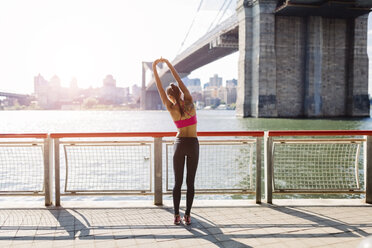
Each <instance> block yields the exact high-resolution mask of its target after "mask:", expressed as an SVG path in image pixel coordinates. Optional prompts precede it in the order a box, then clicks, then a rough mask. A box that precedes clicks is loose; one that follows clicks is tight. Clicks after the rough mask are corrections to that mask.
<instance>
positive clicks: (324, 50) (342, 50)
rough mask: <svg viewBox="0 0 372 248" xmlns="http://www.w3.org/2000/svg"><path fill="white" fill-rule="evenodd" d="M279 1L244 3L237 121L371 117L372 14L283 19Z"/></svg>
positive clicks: (240, 7) (299, 14)
mask: <svg viewBox="0 0 372 248" xmlns="http://www.w3.org/2000/svg"><path fill="white" fill-rule="evenodd" d="M277 3H278V1H277V0H238V4H237V14H238V20H239V53H240V55H239V66H238V69H239V74H238V96H237V106H236V109H237V115H238V116H242V117H248V116H254V117H341V116H350V117H363V116H369V108H370V104H369V99H368V56H367V18H368V14H364V15H360V16H358V15H355V16H357V17H355V16H352V17H350V16H349V17H348V18H346V17H343V16H342V15H339V16H332V15H334V13H336V12H337V11H338V10H336V9H337V8H338V7H335V10H334V11H333V12H332V11H330V12H329V13H328V14H324V13H323V16H320V14H322V12H319V13H315V12H314V13H313V14H314V15H313V16H312V15H310V14H308V11H305V10H303V11H298V12H294V11H292V12H286V14H283V13H281V14H278V12H277V11H278V8H277ZM297 7H298V6H297ZM314 11H316V10H314ZM344 11H345V13H351V12H347V11H351V10H350V9H347V8H346V7H345V10H344ZM353 11H354V10H353ZM279 12H280V11H279ZM284 12H285V11H284ZM290 14H296V16H291V15H290Z"/></svg>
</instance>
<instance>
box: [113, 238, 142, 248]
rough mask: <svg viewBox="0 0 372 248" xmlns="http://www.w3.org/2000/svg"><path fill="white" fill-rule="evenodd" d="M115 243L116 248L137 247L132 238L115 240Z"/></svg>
mask: <svg viewBox="0 0 372 248" xmlns="http://www.w3.org/2000/svg"><path fill="white" fill-rule="evenodd" d="M115 243H116V245H117V246H118V247H128V246H135V245H137V243H136V241H135V240H134V239H133V238H127V239H115Z"/></svg>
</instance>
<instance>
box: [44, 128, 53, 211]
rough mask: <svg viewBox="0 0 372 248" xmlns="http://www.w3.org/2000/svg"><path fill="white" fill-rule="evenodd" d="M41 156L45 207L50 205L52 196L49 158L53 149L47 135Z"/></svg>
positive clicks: (51, 169) (51, 162) (50, 162)
mask: <svg viewBox="0 0 372 248" xmlns="http://www.w3.org/2000/svg"><path fill="white" fill-rule="evenodd" d="M43 149H44V151H43V154H44V192H45V206H50V205H52V194H53V190H52V187H53V180H52V178H53V168H52V165H53V161H52V160H51V157H53V152H52V151H53V149H52V147H51V139H50V136H49V135H48V137H47V138H45V139H44V146H43Z"/></svg>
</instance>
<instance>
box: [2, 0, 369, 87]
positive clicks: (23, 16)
mask: <svg viewBox="0 0 372 248" xmlns="http://www.w3.org/2000/svg"><path fill="white" fill-rule="evenodd" d="M200 2H201V1H199V0H178V1H177V2H176V1H172V0H159V1H131V2H129V3H128V2H126V3H124V2H121V1H115V0H109V1H105V2H103V1H85V0H82V1H78V2H76V1H64V2H63V3H62V2H61V3H57V2H50V1H46V0H35V1H32V2H30V1H26V0H16V1H9V2H2V3H1V4H0V30H1V32H2V37H3V38H2V39H1V40H0V54H2V56H1V57H0V66H1V68H2V69H1V71H0V77H1V79H2V83H0V90H2V91H9V92H15V93H27V94H29V93H32V91H33V78H34V77H35V76H36V75H38V74H41V75H43V76H44V77H45V78H46V79H50V78H52V77H53V76H54V75H57V76H58V77H59V78H60V79H61V82H62V86H65V87H67V86H68V85H69V83H70V81H71V79H72V78H76V80H77V82H78V86H79V87H81V88H88V87H99V85H100V83H101V81H102V80H103V79H104V77H105V76H106V75H109V74H110V75H113V76H114V77H115V78H116V80H117V84H118V86H120V87H130V86H132V85H134V84H137V85H140V84H141V77H142V71H141V69H142V68H141V63H142V61H153V60H154V59H156V58H158V57H160V56H163V57H165V58H168V59H169V60H170V61H172V60H173V59H174V58H175V57H176V55H177V54H178V53H179V51H182V50H183V49H185V48H187V47H188V46H189V45H190V44H191V43H192V42H193V41H195V40H196V39H198V38H200V37H201V35H203V34H205V33H206V31H207V30H208V28H209V27H210V24H211V23H212V22H213V21H214V20H215V19H216V17H217V13H218V11H219V9H220V7H221V5H222V4H223V3H224V1H223V0H216V1H212V0H204V1H202V3H203V4H202V6H201V8H200V11H199V12H198V14H196V13H197V9H198V7H199V4H200ZM231 2H232V4H231V6H230V8H229V9H228V11H227V13H226V14H225V17H227V16H229V14H231V13H232V11H235V5H236V1H235V0H232V1H231ZM20 5H22V6H23V7H22V8H19V6H20ZM87 6H88V7H89V8H87ZM370 16H371V15H370ZM193 19H195V24H194V26H193V27H192V28H191V30H190V33H189V36H188V37H187V38H186V39H185V36H186V33H187V32H188V29H189V28H190V25H191V23H192V20H193ZM222 19H223V18H221V20H222ZM154 20H155V21H154ZM168 20H170V21H169V22H167V21H168ZM368 30H369V31H368V37H369V40H368V53H369V57H370V58H372V41H371V40H372V21H371V17H370V18H369V28H368ZM183 42H184V44H183V46H181V44H182V43H183ZM238 56H239V54H238V53H237V52H236V53H233V54H231V55H229V56H227V57H225V58H222V59H220V60H218V61H216V62H213V63H211V64H208V65H206V66H203V67H201V68H199V69H197V70H195V71H193V72H192V73H191V74H190V75H189V77H190V78H200V79H201V81H202V83H207V82H208V79H209V77H210V76H212V75H213V74H215V73H217V74H218V75H220V76H222V77H223V78H224V79H232V78H237V77H238V69H237V67H238ZM371 60H372V59H370V66H369V72H370V75H372V66H371V64H372V63H371ZM147 78H149V77H147ZM369 78H370V79H369V82H370V83H369V85H370V90H369V92H371V82H372V76H370V77H369Z"/></svg>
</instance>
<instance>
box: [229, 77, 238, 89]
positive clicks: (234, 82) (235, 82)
mask: <svg viewBox="0 0 372 248" xmlns="http://www.w3.org/2000/svg"><path fill="white" fill-rule="evenodd" d="M237 86H238V80H236V79H231V80H226V88H236V87H237Z"/></svg>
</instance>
